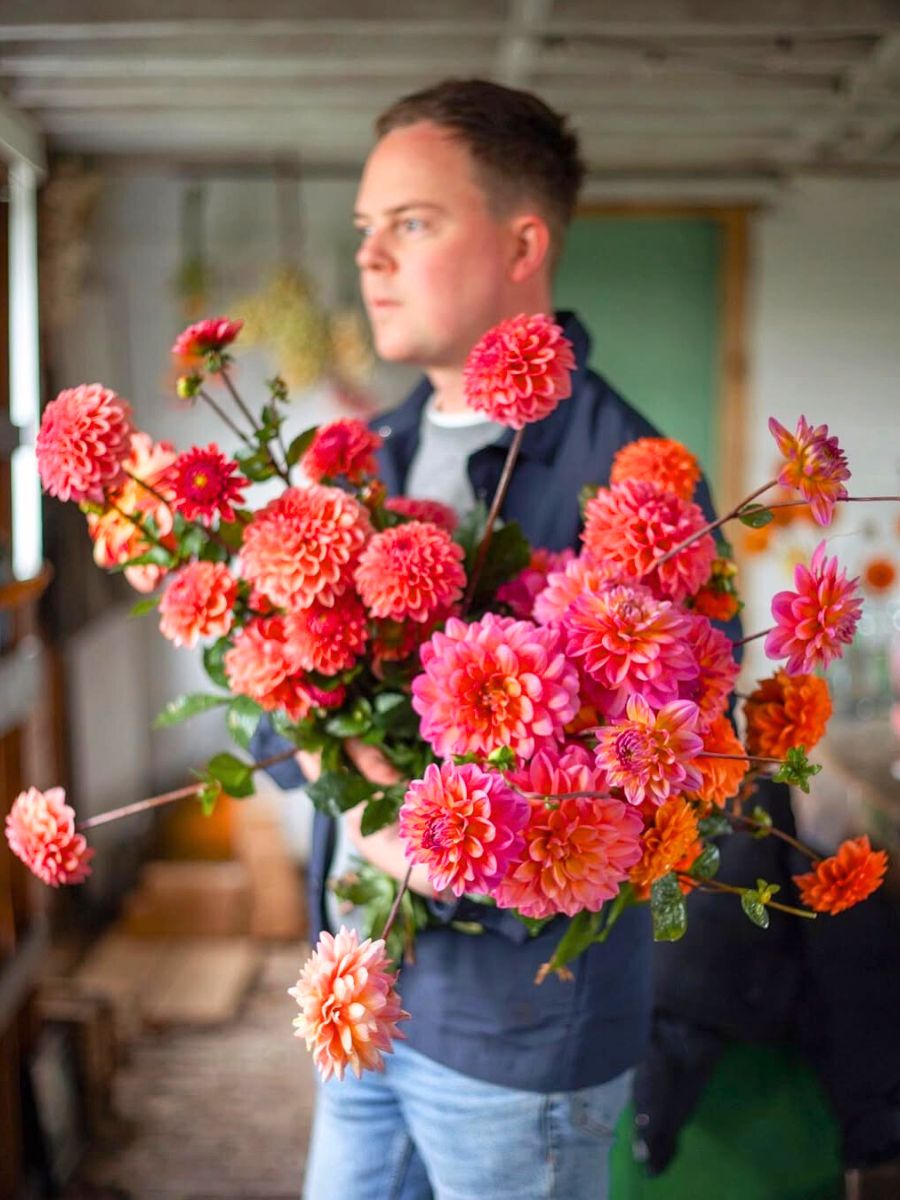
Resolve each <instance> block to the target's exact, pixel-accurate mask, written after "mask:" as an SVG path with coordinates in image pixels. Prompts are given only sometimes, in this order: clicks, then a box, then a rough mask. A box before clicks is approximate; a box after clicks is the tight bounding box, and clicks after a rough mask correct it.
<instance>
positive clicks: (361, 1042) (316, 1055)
mask: <svg viewBox="0 0 900 1200" xmlns="http://www.w3.org/2000/svg"><path fill="white" fill-rule="evenodd" d="M396 982H397V977H396V975H395V974H394V972H393V971H391V970H390V969H389V960H388V956H387V950H386V948H385V944H384V942H383V941H382V940H381V939H380V938H379V939H378V941H375V942H373V941H372V939H371V938H366V940H365V941H364V942H363V943H362V944H360V942H359V937H358V935H357V933H356V930H355V929H346V928H345V927H344V926H343V925H342V926H341V929H340V931H339V932H338V934H337V935H336V936H335V937H332V935H331V934H330V933H327V932H323V933H322V935H321V937H320V938H319V942H318V944H317V946H316V948H315V950H313V952H312V954H311V955H310V957H309V958H308V959H307V960H306V962H305V963H304V965H303V969H302V970H301V972H300V978H299V979H298V980H297V986H296V987H292V988H289V989H288V995H289V996H293V997H294V999H295V1000H296V1001H297V1003H298V1004H299V1006H300V1014H299V1016H297V1017H295V1018H294V1022H293V1024H294V1031H295V1033H294V1036H295V1037H301V1038H304V1039H305V1041H306V1046H307V1049H308V1050H311V1051H312V1055H313V1061H314V1062H315V1064H316V1069H317V1070H318V1072H319V1075H320V1076H321V1078H322V1080H323V1081H326V1080H328V1079H330V1078H331V1076H332V1075H336V1076H337V1077H338V1079H343V1078H344V1072H345V1071H346V1070H347V1068H348V1067H349V1068H350V1070H351V1071H352V1072H353V1073H354V1075H355V1076H356V1077H357V1079H359V1077H360V1076H361V1075H362V1073H363V1071H381V1070H383V1069H384V1059H383V1058H382V1054H390V1053H391V1048H392V1045H393V1039H394V1038H402V1037H404V1034H403V1033H402V1032H401V1031H400V1030H399V1029H398V1028H397V1022H398V1021H405V1020H408V1018H409V1013H408V1012H404V1010H403V1009H402V1008H401V1007H400V997H399V995H398V994H397V990H396V986H395V985H396Z"/></svg>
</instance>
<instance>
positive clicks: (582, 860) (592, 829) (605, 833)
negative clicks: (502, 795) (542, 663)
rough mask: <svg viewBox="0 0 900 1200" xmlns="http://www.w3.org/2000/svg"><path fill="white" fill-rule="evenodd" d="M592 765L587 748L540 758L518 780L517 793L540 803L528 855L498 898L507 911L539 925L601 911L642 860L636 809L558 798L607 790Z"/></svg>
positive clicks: (529, 831)
mask: <svg viewBox="0 0 900 1200" xmlns="http://www.w3.org/2000/svg"><path fill="white" fill-rule="evenodd" d="M589 764H590V757H589V755H588V754H587V751H585V750H583V749H579V750H576V751H571V750H570V751H568V752H567V753H566V754H564V755H562V756H561V757H560V756H557V755H555V754H554V753H552V752H551V753H547V752H545V751H541V752H540V753H538V754H537V755H535V757H534V758H533V759H532V760H531V763H530V766H529V769H528V770H527V771H521V772H519V773H518V774H517V775H516V777H515V778H516V783H517V786H519V787H521V788H523V790H527V791H528V792H530V793H532V795H533V797H534V798H533V799H532V800H531V812H530V818H529V822H528V825H527V827H526V829H525V844H524V847H523V849H522V852H521V853H520V855H519V857H518V859H517V861H515V862H514V863H513V864H512V866H511V868H510V870H509V871H508V872H507V873H506V875H505V876H504V878H503V881H502V883H501V884H500V886H499V888H497V889H496V891H495V892H494V897H495V899H496V901H497V904H498V905H499V906H500V907H501V908H516V909H518V911H519V912H520V913H522V915H523V916H526V917H534V918H536V919H538V920H540V919H542V918H544V917H551V916H553V915H554V914H555V913H565V914H566V915H567V916H569V917H573V916H574V915H575V914H576V913H577V912H580V911H581V910H582V909H589V910H590V911H591V912H596V911H597V910H598V909H599V908H600V907H601V905H602V904H603V902H604V901H605V900H611V899H612V898H613V897H614V896H615V895H616V894H617V892H618V890H619V886H620V884H622V883H623V882H624V881H625V879H626V878H627V876H628V872H629V870H630V869H631V867H633V866H634V864H635V863H636V862H637V861H638V860H639V859H640V857H641V832H642V830H643V828H644V822H643V820H642V819H641V815H640V813H639V812H637V811H636V810H635V809H634V808H631V807H630V806H629V805H627V804H623V803H622V801H621V800H613V799H612V798H610V797H608V796H601V797H596V796H595V797H588V796H584V797H575V796H573V797H570V798H568V799H559V800H554V799H552V797H553V796H559V795H564V794H565V793H567V792H580V791H604V790H605V785H604V776H603V772H602V771H600V770H598V769H597V767H596V764H590V765H589ZM548 796H549V797H551V799H549V800H545V799H544V797H548Z"/></svg>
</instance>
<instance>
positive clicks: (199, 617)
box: [159, 562, 238, 647]
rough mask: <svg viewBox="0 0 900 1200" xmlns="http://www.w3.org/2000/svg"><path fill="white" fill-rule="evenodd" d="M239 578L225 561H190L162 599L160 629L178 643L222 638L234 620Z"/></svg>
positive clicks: (194, 643)
mask: <svg viewBox="0 0 900 1200" xmlns="http://www.w3.org/2000/svg"><path fill="white" fill-rule="evenodd" d="M237 594H238V585H237V580H236V579H235V577H234V576H233V575H232V574H231V572H230V571H229V570H228V568H227V567H226V566H225V565H224V564H223V563H212V562H192V563H188V565H187V566H186V567H182V569H181V570H180V571H179V572H178V573H177V574H176V575H174V576H173V577H172V579H171V580H170V581H169V583H168V585H167V587H166V590H165V591H164V592H163V595H162V599H161V600H160V602H159V614H160V622H159V630H160V633H161V634H162V635H163V637H166V638H168V639H169V641H171V642H174V643H175V645H176V646H188V647H193V646H196V644H197V642H198V641H199V640H200V638H220V637H224V636H225V634H226V633H228V631H229V629H231V626H232V625H233V623H234V604H235V601H236V600H237Z"/></svg>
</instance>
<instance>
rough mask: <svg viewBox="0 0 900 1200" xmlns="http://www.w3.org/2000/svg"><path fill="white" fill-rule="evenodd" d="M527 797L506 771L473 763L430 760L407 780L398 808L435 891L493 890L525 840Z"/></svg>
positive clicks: (404, 834) (409, 845)
mask: <svg viewBox="0 0 900 1200" xmlns="http://www.w3.org/2000/svg"><path fill="white" fill-rule="evenodd" d="M527 820H528V802H527V800H525V798H524V796H521V795H520V794H519V793H518V792H516V791H513V790H512V788H510V787H509V785H508V784H507V783H506V781H505V780H504V779H503V777H502V775H499V774H497V773H496V772H488V771H482V770H481V768H480V767H477V766H475V764H474V763H466V764H464V765H462V766H455V765H454V764H453V763H444V764H443V765H442V766H440V767H438V766H437V765H436V764H435V763H432V764H431V765H430V766H429V767H427V768H426V771H425V776H424V778H423V779H414V780H413V781H412V783H411V784H410V785H409V789H408V790H407V793H406V796H405V797H404V800H403V804H402V806H401V808H400V818H399V821H400V824H399V830H400V836H401V838H403V840H404V842H405V843H406V856H407V858H409V859H410V860H411V861H412V862H416V863H421V864H422V865H423V866H424V867H425V869H426V870H427V872H428V878H429V881H430V882H431V885H432V886H433V887H434V889H435V891H436V892H442V891H444V890H445V889H448V888H449V890H450V891H452V892H453V894H454V895H455V896H461V895H462V894H463V892H489V891H490V890H491V888H492V887H493V886H494V885H495V884H497V883H498V882H499V881H500V879H501V878H502V877H503V875H504V873H505V872H506V869H507V867H508V866H509V864H510V862H511V861H512V859H513V858H515V857H516V855H517V853H518V851H519V850H520V848H521V845H522V827H523V826H524V824H525V822H526V821H527Z"/></svg>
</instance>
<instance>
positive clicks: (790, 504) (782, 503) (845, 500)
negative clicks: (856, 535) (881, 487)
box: [766, 496, 900, 509]
mask: <svg viewBox="0 0 900 1200" xmlns="http://www.w3.org/2000/svg"><path fill="white" fill-rule="evenodd" d="M884 500H887V501H898V500H900V496H837V497H836V498H835V504H874V503H876V502H877V501H884ZM810 504H811V501H809V500H776V501H775V503H774V504H767V505H766V508H770V509H771V508H809V506H810Z"/></svg>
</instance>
